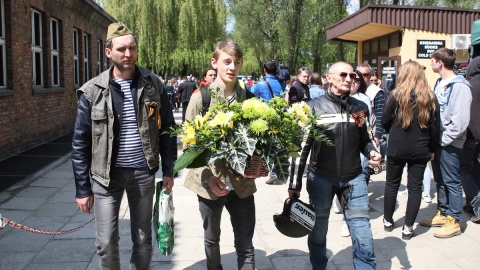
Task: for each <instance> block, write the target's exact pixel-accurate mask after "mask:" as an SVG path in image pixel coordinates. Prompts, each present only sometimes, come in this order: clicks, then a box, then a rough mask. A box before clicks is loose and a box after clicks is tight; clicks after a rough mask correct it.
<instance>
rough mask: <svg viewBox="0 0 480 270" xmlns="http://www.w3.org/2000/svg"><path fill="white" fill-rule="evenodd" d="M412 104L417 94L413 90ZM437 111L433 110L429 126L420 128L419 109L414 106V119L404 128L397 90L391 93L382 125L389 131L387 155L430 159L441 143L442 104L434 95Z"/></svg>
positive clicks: (384, 111)
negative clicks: (399, 119) (399, 111)
mask: <svg viewBox="0 0 480 270" xmlns="http://www.w3.org/2000/svg"><path fill="white" fill-rule="evenodd" d="M410 101H411V104H412V106H413V105H414V104H415V101H416V95H415V92H414V91H412V95H411V97H410ZM434 102H435V108H436V109H435V111H433V110H432V111H431V114H430V122H429V125H428V127H427V128H424V129H422V128H420V125H419V124H418V109H416V108H417V107H414V111H413V117H412V121H411V123H410V126H409V127H408V128H407V129H403V128H402V126H401V125H400V124H399V122H398V118H397V115H396V111H397V110H398V102H397V98H396V97H395V92H393V93H392V94H390V98H389V100H388V101H387V104H386V106H385V109H384V110H383V115H382V126H383V128H384V129H385V131H386V132H387V133H389V134H390V135H389V137H388V147H387V156H391V157H400V158H405V159H416V160H426V161H428V160H429V159H430V153H435V149H436V148H437V146H438V145H439V144H440V105H438V101H437V98H436V97H435V96H434Z"/></svg>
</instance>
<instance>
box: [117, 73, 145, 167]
mask: <svg viewBox="0 0 480 270" xmlns="http://www.w3.org/2000/svg"><path fill="white" fill-rule="evenodd" d="M115 82H116V83H118V84H119V85H120V87H121V90H122V92H123V111H122V122H121V126H120V136H119V137H120V143H119V147H118V156H117V162H116V167H122V168H141V167H145V166H147V161H146V159H145V154H144V153H143V146H142V141H141V139H140V132H139V130H138V124H137V117H136V114H135V108H134V103H133V98H132V92H131V90H130V85H131V83H132V80H131V79H129V80H117V79H115Z"/></svg>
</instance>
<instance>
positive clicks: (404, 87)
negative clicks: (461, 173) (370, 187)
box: [382, 61, 440, 240]
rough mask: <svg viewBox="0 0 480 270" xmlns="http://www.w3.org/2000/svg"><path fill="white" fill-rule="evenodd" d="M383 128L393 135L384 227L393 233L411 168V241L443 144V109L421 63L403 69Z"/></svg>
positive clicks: (405, 234) (406, 229)
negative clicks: (430, 169) (428, 171)
mask: <svg viewBox="0 0 480 270" xmlns="http://www.w3.org/2000/svg"><path fill="white" fill-rule="evenodd" d="M382 126H383V127H384V128H385V130H386V131H387V132H388V133H389V138H388V147H387V176H386V178H387V181H386V184H385V197H384V218H383V226H384V229H385V231H392V230H393V224H394V222H393V212H394V210H395V203H396V200H397V192H398V188H399V186H400V182H401V180H402V173H403V168H404V167H405V165H407V167H408V179H407V188H408V192H409V194H408V195H409V196H408V201H407V211H406V214H405V225H404V226H403V230H402V238H403V239H405V240H408V239H410V238H412V236H413V223H414V222H415V219H416V217H417V214H418V209H419V208H420V202H421V198H422V180H423V172H424V171H425V167H426V165H427V162H428V161H429V160H432V159H433V157H434V153H435V148H436V147H437V145H438V144H439V140H440V106H439V105H438V101H437V99H436V97H435V93H434V92H433V91H432V90H431V88H430V87H429V86H428V82H427V79H426V77H425V72H424V68H423V66H421V65H420V64H419V63H417V62H415V61H408V62H406V63H404V64H403V65H402V66H401V67H400V69H399V71H398V77H397V87H396V88H395V90H394V91H392V93H391V94H390V96H389V98H388V101H387V104H386V106H385V109H384V111H383V115H382Z"/></svg>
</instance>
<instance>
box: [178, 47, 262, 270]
mask: <svg viewBox="0 0 480 270" xmlns="http://www.w3.org/2000/svg"><path fill="white" fill-rule="evenodd" d="M211 63H212V67H213V68H215V69H217V78H216V79H215V81H214V82H213V83H212V84H210V86H209V88H210V89H211V90H212V91H213V92H216V91H217V90H218V96H223V97H225V99H226V100H227V101H228V102H229V103H230V104H231V103H234V102H242V101H244V100H245V99H246V98H247V93H246V90H245V89H243V88H242V87H241V86H240V85H239V83H238V82H237V76H238V74H239V73H240V70H241V68H242V64H243V53H242V50H241V49H240V47H239V46H238V44H236V43H235V42H233V41H231V40H227V41H221V42H219V43H218V44H217V46H216V47H215V52H214V54H213V58H212V59H211ZM217 100H218V99H217V96H216V95H212V99H211V103H210V107H212V106H213V105H214V104H215V103H217ZM201 113H202V95H201V93H200V92H196V93H194V94H193V95H192V97H191V99H190V103H189V104H188V107H187V112H186V115H185V119H186V120H187V121H191V120H193V119H194V118H195V116H196V115H201ZM184 185H185V187H186V188H188V189H190V190H191V191H193V192H195V193H196V194H197V196H198V202H199V209H200V214H201V216H202V220H203V229H204V243H205V254H206V256H207V269H209V270H218V269H223V268H222V264H221V260H220V246H219V242H220V221H221V218H222V212H223V208H224V207H225V208H226V209H227V211H228V212H229V213H230V217H231V218H230V221H231V223H232V227H233V233H234V238H235V249H236V252H237V264H238V269H249V270H253V269H255V253H254V248H253V243H252V238H253V231H254V228H255V202H254V197H253V193H255V191H257V188H256V186H255V182H254V179H246V178H243V177H241V176H239V175H238V174H234V173H233V172H232V171H231V170H229V169H228V167H227V161H226V160H224V159H222V160H216V161H215V162H213V163H211V164H208V165H207V166H205V167H200V168H197V169H191V170H190V171H189V172H188V175H187V177H186V179H185V184H184Z"/></svg>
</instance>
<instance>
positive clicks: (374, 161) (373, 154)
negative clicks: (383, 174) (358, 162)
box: [368, 150, 382, 169]
mask: <svg viewBox="0 0 480 270" xmlns="http://www.w3.org/2000/svg"><path fill="white" fill-rule="evenodd" d="M381 160H382V155H380V153H378V152H377V151H373V150H372V151H370V160H369V161H368V166H369V167H370V168H372V169H373V168H375V167H377V166H378V165H379V164H380V161H381Z"/></svg>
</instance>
